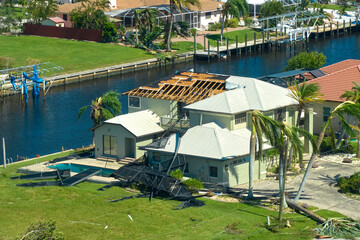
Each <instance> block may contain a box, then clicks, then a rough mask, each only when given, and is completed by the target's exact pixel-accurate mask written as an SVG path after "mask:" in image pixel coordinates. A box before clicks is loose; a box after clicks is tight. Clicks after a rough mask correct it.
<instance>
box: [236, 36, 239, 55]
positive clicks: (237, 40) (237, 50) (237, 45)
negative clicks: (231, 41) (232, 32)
mask: <svg viewBox="0 0 360 240" xmlns="http://www.w3.org/2000/svg"><path fill="white" fill-rule="evenodd" d="M236 55H239V38H238V35H236Z"/></svg>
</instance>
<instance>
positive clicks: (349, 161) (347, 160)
mask: <svg viewBox="0 0 360 240" xmlns="http://www.w3.org/2000/svg"><path fill="white" fill-rule="evenodd" d="M342 162H343V163H352V160H351V159H350V158H348V157H346V158H344V159H343V160H342Z"/></svg>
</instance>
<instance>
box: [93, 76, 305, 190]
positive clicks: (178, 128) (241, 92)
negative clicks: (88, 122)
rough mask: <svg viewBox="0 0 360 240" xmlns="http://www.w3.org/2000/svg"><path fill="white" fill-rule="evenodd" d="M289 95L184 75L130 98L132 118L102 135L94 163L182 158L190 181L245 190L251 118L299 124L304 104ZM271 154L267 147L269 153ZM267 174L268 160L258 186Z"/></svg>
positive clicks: (259, 166)
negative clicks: (252, 115) (256, 115)
mask: <svg viewBox="0 0 360 240" xmlns="http://www.w3.org/2000/svg"><path fill="white" fill-rule="evenodd" d="M287 94H288V90H287V89H285V88H282V87H279V86H276V85H273V84H270V83H266V82H263V81H260V80H258V79H254V78H246V77H238V76H229V75H221V74H205V73H192V72H182V73H177V74H175V75H174V76H173V77H172V78H171V79H167V80H163V81H160V82H159V83H158V84H157V85H155V86H142V87H139V88H136V89H133V90H131V91H129V92H126V93H124V95H127V96H128V104H129V114H125V115H121V116H118V117H116V118H113V119H110V120H108V121H105V122H104V124H102V125H101V126H100V127H98V128H96V129H95V150H96V153H95V156H96V157H100V156H104V155H105V156H115V157H116V158H118V159H119V158H123V157H133V158H136V157H139V155H141V154H143V153H144V152H146V155H147V160H148V162H149V163H150V164H153V165H159V163H161V162H166V161H169V160H171V159H172V158H174V156H175V157H177V158H180V159H182V160H185V162H186V168H185V176H188V177H194V178H198V179H200V180H201V181H204V182H212V183H217V184H222V185H224V186H235V185H238V184H242V183H246V182H247V181H248V172H249V170H248V168H249V149H250V146H249V144H250V130H249V118H250V117H249V116H250V112H251V111H253V110H260V111H262V112H264V113H265V114H266V115H267V116H269V117H272V118H276V119H278V120H285V121H288V122H290V123H292V124H294V123H295V121H296V119H295V118H296V117H297V114H296V104H297V103H296V102H295V101H294V100H293V99H292V98H290V97H289V96H288V95H287ZM308 118H309V119H310V118H311V117H310V116H308ZM308 122H310V121H308ZM165 129H167V130H166V131H167V132H166V133H167V134H165V135H164V134H163V132H164V130H165ZM308 129H309V130H311V128H310V127H308ZM173 132H176V133H177V134H179V135H180V137H179V138H177V137H176V134H174V133H173ZM160 135H164V136H165V137H162V138H158V137H159V136H160ZM134 148H137V150H136V151H137V152H136V154H134V151H135V150H134ZM270 148H271V146H270V145H268V144H267V143H265V145H264V149H265V150H267V149H270ZM308 150H309V149H308ZM175 153H176V155H174V154H175ZM265 175H266V159H265V157H263V158H261V159H260V160H256V163H255V179H260V178H265Z"/></svg>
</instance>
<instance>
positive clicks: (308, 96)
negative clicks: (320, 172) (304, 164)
mask: <svg viewBox="0 0 360 240" xmlns="http://www.w3.org/2000/svg"><path fill="white" fill-rule="evenodd" d="M288 88H289V90H290V93H289V94H288V96H289V97H291V98H292V99H294V100H295V101H297V102H298V104H299V105H298V116H297V119H296V124H295V127H299V125H300V118H301V114H302V112H303V111H304V110H305V107H306V105H308V104H309V103H322V102H323V101H324V99H323V98H322V96H324V95H323V94H322V93H321V92H320V85H319V84H318V83H307V82H304V83H302V84H298V83H297V82H296V81H295V83H294V85H292V86H288ZM292 149H293V147H291V150H290V153H289V161H291V159H292ZM300 159H302V158H300ZM300 165H301V162H300Z"/></svg>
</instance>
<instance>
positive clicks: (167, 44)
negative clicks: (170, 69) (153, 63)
mask: <svg viewBox="0 0 360 240" xmlns="http://www.w3.org/2000/svg"><path fill="white" fill-rule="evenodd" d="M173 8H174V7H173V2H172V0H170V23H169V24H170V25H169V32H168V35H167V40H166V50H167V51H168V52H170V51H171V46H170V44H171V32H172V27H173V24H174V9H173Z"/></svg>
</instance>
